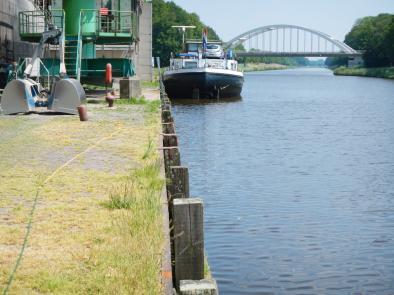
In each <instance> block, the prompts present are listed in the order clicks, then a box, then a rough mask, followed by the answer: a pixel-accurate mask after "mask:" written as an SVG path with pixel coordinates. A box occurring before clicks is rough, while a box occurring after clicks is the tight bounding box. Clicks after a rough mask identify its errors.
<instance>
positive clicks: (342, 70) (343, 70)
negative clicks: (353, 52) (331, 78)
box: [334, 67, 394, 79]
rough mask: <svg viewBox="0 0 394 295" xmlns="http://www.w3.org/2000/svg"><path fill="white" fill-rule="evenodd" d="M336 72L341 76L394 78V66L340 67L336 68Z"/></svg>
mask: <svg viewBox="0 0 394 295" xmlns="http://www.w3.org/2000/svg"><path fill="white" fill-rule="evenodd" d="M334 74H335V75H339V76H361V77H374V78H386V79H394V67H386V68H348V67H339V68H336V69H335V70H334Z"/></svg>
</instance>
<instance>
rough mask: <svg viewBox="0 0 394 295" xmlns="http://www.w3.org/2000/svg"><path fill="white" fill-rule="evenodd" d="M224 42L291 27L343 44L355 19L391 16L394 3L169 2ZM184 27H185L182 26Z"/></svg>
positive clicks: (322, 0)
mask: <svg viewBox="0 0 394 295" xmlns="http://www.w3.org/2000/svg"><path fill="white" fill-rule="evenodd" d="M173 2H175V3H176V4H178V5H179V6H181V7H182V8H184V9H185V10H187V11H188V12H195V13H197V14H198V15H199V16H200V18H201V20H202V21H203V22H204V23H206V24H207V25H209V26H212V27H213V28H214V29H215V30H216V32H217V33H218V34H219V36H220V37H221V38H222V39H223V40H224V41H228V40H230V39H231V38H232V37H235V36H237V35H239V34H241V33H243V32H246V31H248V30H250V29H253V28H257V27H260V26H263V25H273V24H291V25H299V26H304V27H308V28H311V29H315V30H318V31H321V32H324V33H327V34H329V35H331V36H333V37H334V38H335V39H338V40H343V39H344V38H345V35H346V33H347V32H349V31H350V30H351V28H352V26H353V24H354V23H355V21H356V20H357V19H358V18H361V17H364V16H368V15H377V14H379V13H393V14H394V0H243V1H236V0H227V1H226V0H173ZM185 25H187V24H185Z"/></svg>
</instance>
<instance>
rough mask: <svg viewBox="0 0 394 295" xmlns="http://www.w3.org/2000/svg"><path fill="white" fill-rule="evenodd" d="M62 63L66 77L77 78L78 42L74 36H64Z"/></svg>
mask: <svg viewBox="0 0 394 295" xmlns="http://www.w3.org/2000/svg"><path fill="white" fill-rule="evenodd" d="M64 63H65V66H66V70H67V75H68V76H69V77H71V78H77V75H78V66H79V40H78V37H75V36H66V38H65V44H64Z"/></svg>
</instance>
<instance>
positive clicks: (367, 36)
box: [326, 14, 394, 73]
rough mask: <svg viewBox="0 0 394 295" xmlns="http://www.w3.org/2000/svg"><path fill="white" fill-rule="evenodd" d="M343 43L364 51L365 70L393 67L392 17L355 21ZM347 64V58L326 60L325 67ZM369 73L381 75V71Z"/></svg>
mask: <svg viewBox="0 0 394 295" xmlns="http://www.w3.org/2000/svg"><path fill="white" fill-rule="evenodd" d="M345 43H346V44H348V45H349V46H350V47H352V48H354V49H357V50H362V51H364V53H363V59H364V63H365V67H367V68H381V67H392V66H394V15H393V14H379V15H378V16H368V17H364V18H362V19H359V20H357V21H356V23H355V25H354V26H353V28H352V29H351V31H350V32H349V33H348V34H347V35H346V37H345ZM347 62H348V59H347V58H342V57H337V58H327V60H326V65H327V66H329V67H338V66H344V65H347ZM339 72H343V70H340V71H339ZM348 72H350V71H348ZM354 72H357V71H354ZM358 72H361V70H359V71H358ZM369 72H370V73H374V72H376V73H381V72H382V70H375V71H369Z"/></svg>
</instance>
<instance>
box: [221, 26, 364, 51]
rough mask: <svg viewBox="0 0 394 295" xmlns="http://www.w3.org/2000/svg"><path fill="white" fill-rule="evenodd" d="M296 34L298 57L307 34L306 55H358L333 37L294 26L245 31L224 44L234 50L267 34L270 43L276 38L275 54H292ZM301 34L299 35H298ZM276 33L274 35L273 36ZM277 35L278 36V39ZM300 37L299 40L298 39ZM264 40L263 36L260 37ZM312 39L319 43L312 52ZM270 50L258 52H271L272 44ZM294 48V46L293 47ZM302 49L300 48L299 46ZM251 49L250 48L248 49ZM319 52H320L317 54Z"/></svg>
mask: <svg viewBox="0 0 394 295" xmlns="http://www.w3.org/2000/svg"><path fill="white" fill-rule="evenodd" d="M294 31H295V32H296V36H295V38H296V40H295V41H296V43H297V46H296V47H297V52H298V53H300V54H298V55H301V53H302V52H300V50H299V48H300V44H299V43H300V39H302V41H303V46H304V51H306V50H305V44H306V34H308V38H309V40H310V41H311V43H312V44H311V45H310V48H309V49H308V51H307V52H308V53H311V52H312V53H314V54H319V53H321V54H323V53H325V54H326V55H330V54H339V55H341V54H342V55H349V56H351V55H360V52H358V51H357V50H354V49H353V48H351V47H350V46H348V45H347V44H345V43H343V42H341V41H339V40H336V39H334V38H333V37H331V36H330V35H328V34H325V33H323V32H320V31H317V30H313V29H309V28H306V27H301V26H296V25H286V24H278V25H270V26H263V27H259V28H255V29H253V30H250V31H247V32H245V33H243V34H240V35H238V36H236V37H234V38H233V39H231V40H230V41H228V42H227V43H226V47H227V48H235V47H236V46H237V45H239V44H244V43H245V42H247V41H249V42H250V40H252V39H256V38H259V36H263V35H266V34H267V33H269V35H270V42H272V41H271V38H272V35H275V36H276V38H277V39H276V40H275V42H276V50H275V51H276V53H283V54H284V53H289V54H290V53H291V52H293V53H294V54H295V53H296V52H295V49H294V48H292V46H293V45H294V43H293V44H292V33H293V32H294ZM286 32H289V34H288V35H290V40H288V39H286ZM300 32H301V34H300ZM275 33H276V34H275ZM279 34H280V38H281V40H278V39H279ZM300 35H302V36H301V38H300ZM262 38H264V36H263V37H262ZM314 39H316V40H317V42H318V43H319V45H318V49H317V50H314V47H316V45H315V46H314V44H313V42H314ZM263 40H264V39H263ZM320 40H323V42H324V43H325V50H324V51H320ZM289 42H290V44H289V45H287V48H289V47H290V49H287V50H285V43H286V44H288V43H289ZM278 43H281V44H283V48H282V49H281V50H279V48H278ZM327 44H328V45H329V46H330V47H331V49H330V50H327ZM269 47H270V49H269V50H264V49H263V50H260V51H262V52H263V51H264V52H266V53H269V52H272V47H275V46H272V44H270V46H269ZM293 47H294V46H293ZM301 47H302V46H301ZM249 49H251V48H249ZM319 51H320V52H319ZM307 52H305V53H307Z"/></svg>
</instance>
